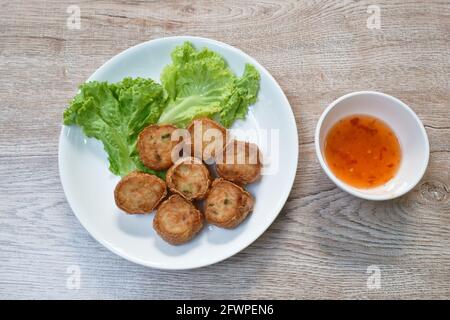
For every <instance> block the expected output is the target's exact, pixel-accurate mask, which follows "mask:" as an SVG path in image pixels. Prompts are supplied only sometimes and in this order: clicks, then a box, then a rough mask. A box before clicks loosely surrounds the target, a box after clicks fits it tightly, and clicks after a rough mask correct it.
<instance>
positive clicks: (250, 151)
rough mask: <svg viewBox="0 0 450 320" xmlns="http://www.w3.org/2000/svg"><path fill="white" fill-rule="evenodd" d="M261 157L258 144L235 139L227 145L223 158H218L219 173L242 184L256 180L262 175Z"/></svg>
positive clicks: (217, 167) (217, 168)
mask: <svg viewBox="0 0 450 320" xmlns="http://www.w3.org/2000/svg"><path fill="white" fill-rule="evenodd" d="M261 158H262V157H261V153H260V151H259V149H258V146H257V145H255V144H253V143H249V142H243V141H237V140H233V141H232V142H230V143H229V144H228V145H227V146H226V148H225V150H224V152H223V153H222V157H221V159H216V164H217V165H216V170H217V174H218V175H219V176H220V177H222V178H224V179H226V180H230V181H232V182H234V183H237V184H241V185H242V184H248V183H252V182H255V181H256V180H258V179H259V178H260V176H261V166H262V165H261Z"/></svg>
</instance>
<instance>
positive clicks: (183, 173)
mask: <svg viewBox="0 0 450 320" xmlns="http://www.w3.org/2000/svg"><path fill="white" fill-rule="evenodd" d="M166 182H167V186H168V187H169V189H170V191H172V192H174V193H178V194H179V195H181V196H183V197H184V198H186V199H187V200H194V199H203V198H204V197H205V195H206V193H207V192H208V189H209V186H210V184H211V178H210V174H209V170H208V168H207V167H206V166H205V165H204V164H203V162H202V161H201V160H199V159H197V158H193V157H189V158H182V159H180V160H178V161H177V162H176V163H175V164H174V165H173V166H172V167H170V169H169V170H168V171H167V175H166Z"/></svg>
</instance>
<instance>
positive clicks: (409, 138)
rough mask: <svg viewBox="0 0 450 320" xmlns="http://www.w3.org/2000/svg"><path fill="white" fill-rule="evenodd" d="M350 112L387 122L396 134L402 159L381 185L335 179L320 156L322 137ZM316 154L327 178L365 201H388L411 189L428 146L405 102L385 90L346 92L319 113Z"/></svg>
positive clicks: (423, 165) (424, 163)
mask: <svg viewBox="0 0 450 320" xmlns="http://www.w3.org/2000/svg"><path fill="white" fill-rule="evenodd" d="M352 114H367V115H371V116H374V117H377V118H379V119H381V120H383V121H384V122H386V123H387V124H388V125H389V126H390V127H391V129H392V130H393V131H394V132H395V134H396V135H397V138H398V140H399V142H400V147H401V150H402V160H401V164H400V168H399V170H398V172H397V174H396V175H395V176H394V177H393V178H392V179H391V180H390V181H388V182H387V183H385V184H384V185H381V186H378V187H376V188H371V189H359V188H355V187H352V186H350V185H348V184H346V183H345V182H343V181H341V180H340V179H338V178H337V177H336V176H335V175H334V174H333V172H332V171H331V170H330V169H329V167H328V165H327V162H326V160H325V159H324V156H323V149H324V146H325V138H326V135H327V133H328V131H329V130H330V128H331V127H332V126H333V125H334V124H335V123H336V122H337V121H338V120H340V119H342V118H343V117H346V116H350V115H352ZM315 147H316V153H317V157H318V159H319V162H320V165H321V166H322V168H323V170H324V171H325V173H326V174H327V175H328V177H329V178H330V179H331V180H333V182H334V183H335V184H336V185H337V186H338V187H340V188H341V189H343V190H345V191H347V192H348V193H350V194H352V195H354V196H357V197H360V198H363V199H367V200H388V199H393V198H396V197H399V196H401V195H403V194H405V193H406V192H408V191H410V190H411V189H412V188H414V186H415V185H416V184H417V183H418V182H419V181H420V179H421V178H422V176H423V174H424V173H425V170H426V168H427V164H428V157H429V153H430V146H429V143H428V137H427V133H426V131H425V128H424V126H423V124H422V122H421V121H420V119H419V118H418V117H417V115H416V114H415V113H414V111H412V110H411V109H410V108H409V107H408V106H407V105H406V104H405V103H403V102H402V101H400V100H398V99H396V98H394V97H392V96H389V95H387V94H384V93H380V92H374V91H361V92H353V93H349V94H347V95H345V96H342V97H340V98H339V99H337V100H335V101H334V102H333V103H331V104H330V105H329V106H328V107H327V108H326V109H325V111H324V112H323V114H322V115H321V117H320V119H319V122H318V123H317V127H316V133H315Z"/></svg>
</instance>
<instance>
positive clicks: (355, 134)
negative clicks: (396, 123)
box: [325, 115, 402, 188]
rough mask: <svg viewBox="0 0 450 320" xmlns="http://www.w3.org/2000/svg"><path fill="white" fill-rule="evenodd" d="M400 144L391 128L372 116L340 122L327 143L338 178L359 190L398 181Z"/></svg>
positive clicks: (327, 158) (331, 162)
mask: <svg viewBox="0 0 450 320" xmlns="http://www.w3.org/2000/svg"><path fill="white" fill-rule="evenodd" d="M401 156H402V155H401V150H400V144H399V142H398V139H397V137H396V136H395V134H394V132H393V131H392V129H391V128H389V126H388V125H387V124H386V123H384V122H383V121H382V120H380V119H378V118H375V117H372V116H368V115H352V116H349V117H346V118H343V119H341V120H340V121H338V122H337V123H336V124H335V125H334V126H333V127H332V128H331V130H330V131H329V133H328V134H327V137H326V139H325V159H326V161H327V163H328V166H329V168H330V169H331V171H332V172H333V173H334V175H335V176H336V177H338V178H339V179H341V180H342V181H344V182H345V183H347V184H349V185H351V186H353V187H356V188H374V187H377V186H380V185H382V184H384V183H386V182H387V181H389V180H390V179H392V178H393V177H394V175H395V174H396V173H397V170H398V168H399V166H400V161H401Z"/></svg>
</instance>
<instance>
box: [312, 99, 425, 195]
mask: <svg viewBox="0 0 450 320" xmlns="http://www.w3.org/2000/svg"><path fill="white" fill-rule="evenodd" d="M359 95H376V96H380V97H383V98H385V99H388V100H391V101H393V102H395V103H396V104H397V105H399V106H400V107H402V108H404V109H405V110H406V111H407V112H409V113H410V114H411V115H412V117H413V118H414V120H415V121H416V122H417V124H418V125H419V130H420V132H421V134H422V136H423V138H424V139H425V140H424V141H425V150H426V155H425V163H424V165H423V167H422V168H420V170H417V171H416V176H415V179H414V180H413V183H411V184H410V186H408V188H406V189H405V190H403V191H402V192H399V193H397V194H395V195H392V194H389V193H386V194H377V195H372V194H367V193H365V192H364V191H360V190H364V189H357V188H354V187H351V186H349V185H348V184H346V183H345V182H343V181H341V180H340V179H338V178H337V177H336V176H335V175H334V173H333V172H332V171H331V170H330V169H329V168H328V165H327V163H326V162H325V159H324V157H323V155H322V151H321V148H320V140H319V139H320V130H321V128H322V124H323V122H324V120H325V118H326V117H327V116H328V114H329V112H330V111H331V110H332V109H333V108H334V107H335V106H337V105H338V104H339V103H341V102H342V101H344V100H346V99H349V98H351V97H354V96H359ZM314 145H315V149H316V156H317V159H318V160H319V163H320V166H321V167H322V169H323V171H325V173H326V174H327V176H328V178H330V179H331V180H332V181H333V182H334V183H335V184H336V185H337V186H338V187H339V188H340V189H342V190H344V191H346V192H348V193H350V194H351V195H353V196H355V197H358V198H361V199H365V200H374V201H384V200H391V199H395V198H398V197H401V196H402V195H404V194H406V193H408V192H409V191H411V189H413V188H414V187H415V186H416V185H417V184H418V183H419V182H420V180H421V179H422V178H423V176H424V174H425V171H426V169H427V167H428V161H429V157H430V143H429V140H428V135H427V132H426V130H425V127H424V125H423V123H422V121H421V120H420V119H419V117H418V116H417V114H416V113H415V112H414V111H413V110H412V109H411V108H410V107H409V106H408V105H407V104H406V103H404V102H403V101H401V100H400V99H398V98H395V97H393V96H391V95H388V94H385V93H382V92H378V91H354V92H350V93H347V94H345V95H343V96H341V97H339V98H337V99H336V100H334V101H333V102H331V103H330V104H329V105H328V106H327V107H326V108H325V110H324V111H323V112H322V114H321V116H320V118H319V120H318V122H317V125H316V130H315V134H314Z"/></svg>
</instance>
